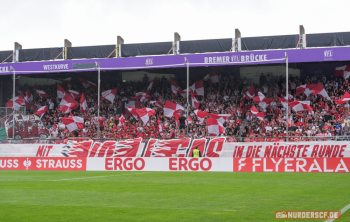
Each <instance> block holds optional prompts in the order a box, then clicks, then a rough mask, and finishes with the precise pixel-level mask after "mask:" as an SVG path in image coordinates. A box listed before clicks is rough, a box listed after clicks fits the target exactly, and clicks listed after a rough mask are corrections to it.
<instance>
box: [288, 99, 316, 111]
mask: <svg viewBox="0 0 350 222" xmlns="http://www.w3.org/2000/svg"><path fill="white" fill-rule="evenodd" d="M289 105H290V106H291V107H292V109H293V110H294V111H295V112H299V111H303V110H309V112H310V113H311V111H312V109H311V107H310V101H293V102H290V103H289Z"/></svg>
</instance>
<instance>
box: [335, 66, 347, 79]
mask: <svg viewBox="0 0 350 222" xmlns="http://www.w3.org/2000/svg"><path fill="white" fill-rule="evenodd" d="M334 75H335V76H340V77H343V78H344V79H348V78H349V77H350V66H348V65H345V66H341V67H337V68H335V73H334Z"/></svg>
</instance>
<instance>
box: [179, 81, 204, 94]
mask: <svg viewBox="0 0 350 222" xmlns="http://www.w3.org/2000/svg"><path fill="white" fill-rule="evenodd" d="M191 90H192V92H193V95H195V96H204V86H203V80H199V81H197V82H195V83H194V84H193V85H192V86H190V91H191ZM177 92H178V93H179V94H180V95H181V96H182V97H184V98H186V96H187V89H185V90H177Z"/></svg>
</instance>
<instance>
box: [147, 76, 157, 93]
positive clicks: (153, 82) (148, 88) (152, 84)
mask: <svg viewBox="0 0 350 222" xmlns="http://www.w3.org/2000/svg"><path fill="white" fill-rule="evenodd" d="M156 82H157V76H156V77H154V79H153V81H152V82H151V83H150V84H149V85H148V87H147V90H146V93H147V94H150V92H151V89H152V87H153V86H154V85H155V84H156Z"/></svg>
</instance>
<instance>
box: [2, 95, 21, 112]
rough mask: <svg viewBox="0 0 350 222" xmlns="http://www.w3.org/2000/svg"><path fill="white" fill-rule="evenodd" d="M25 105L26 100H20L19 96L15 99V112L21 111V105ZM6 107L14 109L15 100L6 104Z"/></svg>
mask: <svg viewBox="0 0 350 222" xmlns="http://www.w3.org/2000/svg"><path fill="white" fill-rule="evenodd" d="M23 103H24V99H23V98H20V97H18V96H16V97H15V110H19V109H20V108H21V105H22V104H23ZM5 106H6V107H9V108H12V107H13V99H10V100H9V101H8V102H7V103H6V104H5Z"/></svg>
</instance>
